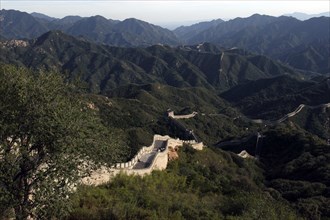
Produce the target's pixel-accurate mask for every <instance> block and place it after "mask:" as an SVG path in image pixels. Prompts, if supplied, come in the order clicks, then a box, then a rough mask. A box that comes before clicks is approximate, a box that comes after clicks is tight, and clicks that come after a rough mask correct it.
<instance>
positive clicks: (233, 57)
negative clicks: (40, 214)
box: [0, 31, 305, 92]
mask: <svg viewBox="0 0 330 220" xmlns="http://www.w3.org/2000/svg"><path fill="white" fill-rule="evenodd" d="M199 46H200V47H202V46H203V45H199ZM0 47H1V50H2V53H1V54H0V58H1V61H2V62H5V63H16V64H19V65H24V66H27V67H31V68H41V67H44V68H46V69H55V70H57V71H60V72H67V73H69V74H70V77H71V78H74V77H79V78H81V79H82V80H84V81H86V82H87V83H89V88H90V90H91V91H94V92H104V91H107V90H110V89H114V88H116V87H119V86H123V85H127V84H130V83H134V84H147V83H156V82H157V83H162V84H165V85H170V86H174V87H204V88H207V89H210V90H214V91H217V90H226V89H229V88H231V87H233V86H235V85H237V84H240V83H243V82H247V81H249V80H257V79H262V78H271V77H274V76H279V75H283V74H286V75H292V76H294V77H305V75H304V74H303V73H302V72H299V71H296V70H294V69H292V68H290V67H289V66H285V65H282V64H280V63H278V62H276V61H273V60H271V59H269V58H267V57H265V56H260V55H255V54H241V53H240V51H235V50H225V49H224V48H222V49H221V51H222V52H221V51H217V50H215V49H212V50H210V51H207V50H205V51H204V52H200V51H198V50H187V49H186V48H182V47H176V48H173V47H169V46H161V45H155V46H151V47H147V48H121V47H109V46H106V45H101V44H94V43H91V42H88V41H86V40H84V39H79V38H75V37H72V36H70V35H66V34H64V33H62V32H60V31H52V32H48V33H46V34H44V35H42V36H40V37H39V38H37V39H34V40H31V41H29V42H26V43H25V44H24V43H19V44H17V45H13V44H7V43H6V42H4V43H2V44H0ZM205 47H208V48H212V47H211V46H210V45H208V44H205ZM219 50H220V49H219Z"/></svg>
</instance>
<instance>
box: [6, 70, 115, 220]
mask: <svg viewBox="0 0 330 220" xmlns="http://www.w3.org/2000/svg"><path fill="white" fill-rule="evenodd" d="M0 94H1V96H0V213H1V212H2V213H3V212H4V211H5V210H10V209H13V210H14V214H15V217H16V219H26V218H28V217H29V216H30V217H31V216H32V217H38V218H50V217H54V216H62V215H63V214H65V212H66V211H68V209H69V207H70V206H69V205H68V204H67V202H68V201H69V199H68V198H69V197H68V196H69V194H70V193H71V192H72V191H73V188H74V186H75V184H76V183H77V181H78V180H79V178H81V177H82V176H84V175H87V174H88V172H89V171H90V170H91V169H93V168H94V165H97V164H98V162H99V161H98V160H97V159H98V156H99V155H102V154H103V155H104V153H105V152H107V154H106V155H108V156H109V157H108V158H107V160H108V161H107V162H108V163H111V162H113V161H114V160H115V159H116V157H117V156H118V152H119V151H120V149H119V138H118V137H116V138H114V137H113V135H112V133H111V132H109V130H107V129H106V128H105V127H104V126H102V124H101V121H100V118H99V117H98V114H97V113H96V112H95V111H93V110H91V109H89V108H88V107H87V105H86V101H84V100H83V99H82V98H81V97H82V95H81V94H80V93H78V92H77V89H76V88H75V87H74V86H73V85H70V84H68V83H65V82H64V80H63V78H62V77H61V76H60V75H59V74H56V73H45V72H43V71H39V72H33V71H31V70H27V69H23V68H16V67H12V66H2V67H0ZM108 152H110V153H108Z"/></svg>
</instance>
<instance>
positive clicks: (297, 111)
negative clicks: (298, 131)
mask: <svg viewBox="0 0 330 220" xmlns="http://www.w3.org/2000/svg"><path fill="white" fill-rule="evenodd" d="M305 107H306V108H310V109H316V108H323V109H326V108H330V103H326V104H320V105H315V106H311V105H305V104H300V105H299V106H298V107H297V108H296V109H295V110H294V111H293V112H290V113H288V114H286V115H284V116H283V117H281V118H280V119H278V120H274V121H270V120H263V119H250V121H251V122H253V123H256V124H265V125H275V124H280V123H282V122H283V121H285V120H287V119H288V118H291V117H293V116H295V115H296V114H298V113H299V112H300V111H301V110H302V109H303V108H305Z"/></svg>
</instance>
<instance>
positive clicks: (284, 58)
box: [0, 10, 330, 74]
mask: <svg viewBox="0 0 330 220" xmlns="http://www.w3.org/2000/svg"><path fill="white" fill-rule="evenodd" d="M33 15H34V16H32V15H30V14H27V13H24V12H20V11H14V10H1V11H0V17H1V19H0V25H1V27H2V28H1V30H0V37H1V39H24V38H28V39H32V38H35V37H38V36H40V35H41V34H43V33H46V32H47V31H49V30H61V31H63V32H65V33H67V34H70V35H73V36H76V37H79V38H84V39H86V40H89V41H93V42H97V43H101V44H107V45H112V46H120V47H148V46H152V45H157V44H160V45H162V44H164V45H170V46H178V45H182V46H183V45H185V44H187V45H199V44H203V43H211V44H212V45H216V46H217V47H219V48H221V47H223V48H236V49H237V48H239V49H241V50H243V51H244V50H245V51H251V52H253V53H258V54H263V55H266V56H270V57H271V58H273V59H275V60H280V61H281V62H283V63H285V64H289V65H291V66H293V67H295V68H297V69H301V70H307V71H314V72H318V73H322V74H328V73H330V66H329V65H328V63H329V61H328V58H329V57H330V54H329V49H328V48H329V47H330V43H329V38H330V30H329V29H330V27H329V23H330V18H329V17H317V18H316V17H315V18H311V19H309V20H305V21H300V20H297V19H295V18H293V17H287V16H280V17H273V16H268V15H260V14H254V15H252V16H250V17H247V18H235V19H232V20H229V21H223V20H221V19H218V20H213V21H210V22H200V23H198V24H194V25H191V26H186V27H184V26H182V27H179V28H177V29H175V30H174V31H170V30H167V29H164V28H161V27H159V26H156V25H153V24H150V23H148V22H144V21H141V20H137V19H134V18H129V19H126V20H124V21H117V20H111V19H106V18H104V17H102V16H92V17H86V18H83V17H79V16H67V17H65V18H62V19H55V20H54V18H51V17H48V16H46V15H42V14H38V13H34V14H33ZM204 45H205V44H204ZM183 47H186V46H183ZM188 47H189V46H188ZM188 47H186V48H187V49H188ZM213 49H215V48H213Z"/></svg>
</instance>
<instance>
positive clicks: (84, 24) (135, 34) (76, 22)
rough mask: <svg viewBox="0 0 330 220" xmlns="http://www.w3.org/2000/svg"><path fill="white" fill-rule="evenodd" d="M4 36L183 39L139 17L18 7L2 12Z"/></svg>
mask: <svg viewBox="0 0 330 220" xmlns="http://www.w3.org/2000/svg"><path fill="white" fill-rule="evenodd" d="M0 17H1V19H0V25H1V27H2V28H1V33H0V34H1V35H2V36H3V37H5V38H7V39H22V38H30V39H31V38H35V37H37V36H40V35H41V34H44V33H46V32H47V31H50V30H62V31H64V32H66V33H68V34H71V35H73V36H79V37H83V38H86V39H88V40H92V41H95V42H98V43H105V44H109V45H114V46H126V47H132V46H133V47H134V46H150V45H154V44H159V43H161V44H169V45H176V44H179V43H180V40H179V39H178V38H177V37H176V36H175V35H174V33H172V32H171V31H169V30H167V29H165V28H162V27H159V26H156V25H153V24H150V23H147V22H144V21H141V20H137V19H126V20H124V21H115V20H111V19H106V18H104V17H102V16H99V15H97V16H92V17H88V18H82V17H79V16H68V17H65V18H63V19H52V18H51V17H48V16H46V15H43V14H39V13H33V14H32V15H31V14H28V13H25V12H20V11H15V10H5V9H2V10H1V11H0Z"/></svg>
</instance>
